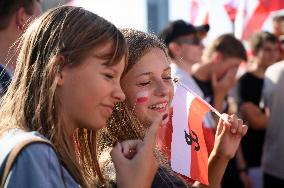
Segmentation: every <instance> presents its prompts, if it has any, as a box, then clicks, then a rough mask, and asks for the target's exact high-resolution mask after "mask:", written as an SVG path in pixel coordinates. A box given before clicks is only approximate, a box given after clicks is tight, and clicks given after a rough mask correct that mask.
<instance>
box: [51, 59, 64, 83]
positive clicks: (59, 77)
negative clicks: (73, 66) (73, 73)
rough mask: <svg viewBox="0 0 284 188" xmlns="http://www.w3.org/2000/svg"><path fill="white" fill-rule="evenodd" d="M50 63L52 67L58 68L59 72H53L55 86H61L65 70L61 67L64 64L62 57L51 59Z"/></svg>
mask: <svg viewBox="0 0 284 188" xmlns="http://www.w3.org/2000/svg"><path fill="white" fill-rule="evenodd" d="M51 61H52V62H51V63H52V64H54V66H53V67H59V68H58V69H59V71H56V72H55V74H56V75H55V79H57V85H58V86H62V85H63V84H64V78H65V69H64V66H62V65H63V63H64V57H63V56H62V55H58V56H55V57H53V58H52V60H51Z"/></svg>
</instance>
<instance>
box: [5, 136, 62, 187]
mask: <svg viewBox="0 0 284 188" xmlns="http://www.w3.org/2000/svg"><path fill="white" fill-rule="evenodd" d="M62 169H63V167H62V166H61V164H60V162H59V159H58V156H57V154H56V152H55V150H54V149H53V147H52V146H51V145H49V144H46V143H41V142H34V143H31V144H29V145H27V146H26V147H25V148H23V149H22V151H21V152H20V153H19V154H18V156H17V158H16V160H15V162H14V164H13V167H12V169H11V171H10V173H9V178H8V179H7V182H6V185H7V187H29V188H30V187H31V188H33V187H43V188H45V187H65V180H64V179H63V170H62Z"/></svg>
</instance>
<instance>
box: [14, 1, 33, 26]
mask: <svg viewBox="0 0 284 188" xmlns="http://www.w3.org/2000/svg"><path fill="white" fill-rule="evenodd" d="M29 18H30V15H28V14H27V12H26V10H25V9H24V8H23V7H21V8H19V10H18V11H17V12H16V24H17V26H18V28H19V29H20V30H23V29H24V26H25V24H27V23H28V20H29Z"/></svg>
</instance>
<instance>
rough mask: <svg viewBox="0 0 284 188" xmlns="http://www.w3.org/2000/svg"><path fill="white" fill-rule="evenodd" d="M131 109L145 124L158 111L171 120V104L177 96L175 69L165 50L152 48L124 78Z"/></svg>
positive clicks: (152, 118) (151, 120) (167, 119)
mask: <svg viewBox="0 0 284 188" xmlns="http://www.w3.org/2000/svg"><path fill="white" fill-rule="evenodd" d="M121 86H122V89H123V91H124V93H125V95H126V102H127V104H128V105H129V107H130V109H134V111H135V113H136V115H137V117H138V119H139V120H140V121H141V123H142V124H144V125H149V124H150V123H152V122H153V120H154V118H156V117H157V115H158V114H162V115H163V116H164V117H165V116H166V115H167V118H165V119H164V120H163V122H162V123H163V124H165V123H167V122H168V121H169V107H170V104H171V101H172V98H173V84H172V80H171V69H170V65H169V62H168V60H167V58H166V55H165V53H164V52H163V51H162V50H161V49H159V48H152V49H151V50H150V51H149V52H148V53H146V54H145V55H144V56H142V57H141V58H140V60H139V61H138V62H137V63H136V64H135V65H134V66H133V67H132V68H131V69H130V70H129V72H128V73H127V74H126V75H125V76H124V77H123V79H122V81H121Z"/></svg>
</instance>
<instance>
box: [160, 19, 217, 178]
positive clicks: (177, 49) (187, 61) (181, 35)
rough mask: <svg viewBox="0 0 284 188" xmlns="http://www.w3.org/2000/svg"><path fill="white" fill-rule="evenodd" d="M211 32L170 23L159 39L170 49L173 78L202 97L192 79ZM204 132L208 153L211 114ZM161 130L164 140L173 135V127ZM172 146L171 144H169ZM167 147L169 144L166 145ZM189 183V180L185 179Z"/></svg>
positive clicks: (211, 136) (212, 124)
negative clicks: (206, 37) (207, 36)
mask: <svg viewBox="0 0 284 188" xmlns="http://www.w3.org/2000/svg"><path fill="white" fill-rule="evenodd" d="M208 31H209V25H202V26H199V27H195V26H193V25H191V24H189V23H186V22H185V21H183V20H176V21H173V22H170V23H169V24H168V25H167V26H166V27H165V28H164V29H163V30H162V31H161V33H160V35H159V37H160V39H161V40H163V41H164V43H165V44H166V46H167V47H168V52H169V55H170V57H171V59H172V61H171V62H172V63H171V68H172V76H173V78H175V77H178V79H179V82H181V83H182V84H184V85H186V86H187V87H188V88H189V89H191V90H192V91H194V92H195V93H196V94H198V95H199V96H200V97H203V96H204V95H203V92H202V90H201V89H200V87H199V86H198V85H197V83H196V82H195V80H194V79H193V78H192V76H191V74H192V70H191V69H192V66H193V65H194V64H198V63H200V61H201V56H202V52H203V48H204V46H203V44H202V39H203V38H204V37H205V36H206V34H207V32H208ZM203 125H204V126H203V132H204V137H205V142H206V146H207V151H208V153H210V152H211V150H212V149H213V146H214V133H213V131H212V128H215V126H216V125H215V121H214V119H213V117H212V115H211V114H210V113H208V114H207V115H206V116H205V118H204V120H203ZM162 129H163V130H161V132H162V133H161V135H163V138H162V140H167V136H168V135H170V134H171V129H172V126H164V127H163V128H162ZM169 144H170V143H169ZM166 145H167V143H166ZM184 178H185V179H186V180H188V182H190V180H189V179H187V178H186V177H184Z"/></svg>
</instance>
